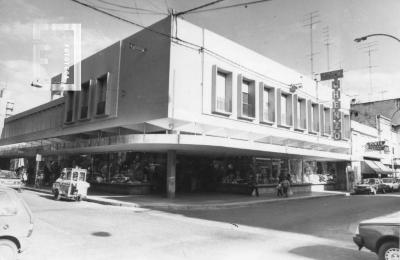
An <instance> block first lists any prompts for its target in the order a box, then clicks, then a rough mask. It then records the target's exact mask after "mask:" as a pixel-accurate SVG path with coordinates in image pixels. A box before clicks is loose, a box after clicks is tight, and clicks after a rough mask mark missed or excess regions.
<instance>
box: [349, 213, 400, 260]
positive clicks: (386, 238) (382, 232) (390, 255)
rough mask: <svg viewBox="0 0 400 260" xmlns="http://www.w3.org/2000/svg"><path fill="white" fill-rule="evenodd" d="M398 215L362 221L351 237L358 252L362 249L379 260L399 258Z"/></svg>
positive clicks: (399, 218)
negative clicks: (365, 249)
mask: <svg viewBox="0 0 400 260" xmlns="http://www.w3.org/2000/svg"><path fill="white" fill-rule="evenodd" d="M399 230H400V213H399V212H397V213H395V214H392V215H389V216H386V217H379V218H374V219H370V220H366V221H362V222H361V223H360V224H359V225H358V228H357V231H356V234H355V236H354V237H353V241H354V243H356V245H357V246H358V248H359V250H361V249H362V248H363V247H365V248H367V249H369V250H371V251H372V252H374V253H376V254H377V255H378V257H379V260H390V259H399V258H400V249H399Z"/></svg>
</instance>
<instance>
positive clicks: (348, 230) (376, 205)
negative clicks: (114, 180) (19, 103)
mask: <svg viewBox="0 0 400 260" xmlns="http://www.w3.org/2000/svg"><path fill="white" fill-rule="evenodd" d="M22 196H23V197H24V199H25V200H26V201H27V203H28V204H29V206H30V207H31V209H32V211H33V213H34V216H35V228H34V233H33V236H32V241H31V245H30V248H29V249H28V251H26V252H25V253H23V254H22V255H21V256H20V260H32V259H40V260H46V259H76V260H81V259H82V260H83V259H145V260H147V259H284V260H285V259H288V260H291V259H309V260H310V259H315V260H317V259H321V260H322V259H324V260H330V259H338V260H339V259H340V260H343V259H349V260H353V259H354V260H376V259H377V258H376V256H375V255H374V254H372V253H369V252H367V251H365V250H364V251H361V252H359V251H358V250H356V247H355V245H353V243H352V242H351V237H352V235H353V233H354V230H355V228H356V224H357V223H358V222H359V221H360V220H362V219H364V218H370V217H375V216H380V215H385V214H389V213H392V212H394V211H399V210H400V206H399V204H398V203H397V201H398V200H399V199H400V197H395V196H375V197H373V196H351V197H327V198H319V199H312V200H298V201H296V200H293V201H281V202H277V203H266V204H259V205H253V206H249V207H240V208H231V209H215V210H204V211H202V210H196V211H179V212H162V211H157V210H150V209H144V208H128V207H115V206H109V205H100V204H95V203H90V202H70V201H54V200H52V197H51V196H50V195H47V194H41V193H36V192H33V191H24V192H23V193H22Z"/></svg>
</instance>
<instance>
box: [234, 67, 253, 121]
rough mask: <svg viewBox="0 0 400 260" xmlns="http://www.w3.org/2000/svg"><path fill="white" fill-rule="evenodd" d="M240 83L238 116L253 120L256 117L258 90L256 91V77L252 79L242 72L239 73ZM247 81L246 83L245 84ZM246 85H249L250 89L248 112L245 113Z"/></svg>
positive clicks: (248, 93)
mask: <svg viewBox="0 0 400 260" xmlns="http://www.w3.org/2000/svg"><path fill="white" fill-rule="evenodd" d="M237 80H238V84H237V87H238V89H237V94H238V97H237V101H238V103H237V112H238V118H239V119H245V120H249V121H252V120H254V119H255V118H256V109H255V107H256V91H255V86H256V81H255V80H254V79H251V78H249V77H245V76H243V75H242V74H239V75H238V79H237ZM243 83H246V84H243ZM244 85H246V86H248V89H247V90H248V91H247V104H246V105H247V114H245V113H244V112H245V109H244V108H245V107H244V105H245V103H244V102H243V93H244V92H243V86H244Z"/></svg>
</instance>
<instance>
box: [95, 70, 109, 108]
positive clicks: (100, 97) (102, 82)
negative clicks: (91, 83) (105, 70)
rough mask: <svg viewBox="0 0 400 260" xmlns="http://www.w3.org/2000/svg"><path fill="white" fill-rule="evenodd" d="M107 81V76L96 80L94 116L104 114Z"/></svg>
mask: <svg viewBox="0 0 400 260" xmlns="http://www.w3.org/2000/svg"><path fill="white" fill-rule="evenodd" d="M107 79H108V75H107V74H106V75H104V76H102V77H100V78H98V79H97V90H96V93H97V95H96V100H97V102H96V115H105V114H106V100H107Z"/></svg>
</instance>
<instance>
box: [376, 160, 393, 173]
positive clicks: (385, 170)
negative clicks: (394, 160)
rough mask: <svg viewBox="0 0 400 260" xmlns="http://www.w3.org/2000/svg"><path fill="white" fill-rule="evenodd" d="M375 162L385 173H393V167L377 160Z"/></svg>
mask: <svg viewBox="0 0 400 260" xmlns="http://www.w3.org/2000/svg"><path fill="white" fill-rule="evenodd" d="M375 164H376V165H377V166H378V167H379V168H380V169H381V170H382V172H383V173H385V174H389V173H393V171H392V169H390V168H389V167H387V166H386V165H384V164H383V163H382V162H380V161H376V162H375Z"/></svg>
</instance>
